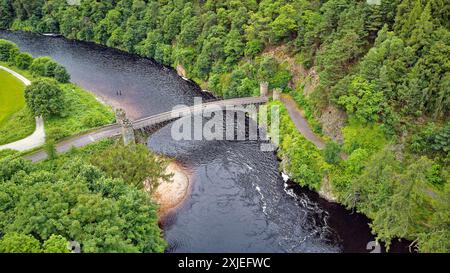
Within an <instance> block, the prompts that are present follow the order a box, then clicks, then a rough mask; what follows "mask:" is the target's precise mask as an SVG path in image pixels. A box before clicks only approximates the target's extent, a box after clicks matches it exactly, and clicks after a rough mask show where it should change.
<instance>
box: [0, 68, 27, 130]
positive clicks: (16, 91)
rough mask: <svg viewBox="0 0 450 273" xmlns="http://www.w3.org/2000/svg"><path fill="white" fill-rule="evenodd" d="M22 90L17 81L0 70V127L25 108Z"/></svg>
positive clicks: (22, 85) (20, 84) (22, 87)
mask: <svg viewBox="0 0 450 273" xmlns="http://www.w3.org/2000/svg"><path fill="white" fill-rule="evenodd" d="M24 89H25V85H24V84H23V83H22V82H21V81H20V80H19V79H17V78H16V77H14V76H13V75H11V74H9V73H8V72H6V71H4V70H1V69H0V126H1V125H2V124H3V122H4V121H5V120H6V119H8V118H9V117H11V115H12V114H13V113H15V112H17V111H19V110H20V109H22V108H23V107H24V106H25V98H24V96H23V91H24Z"/></svg>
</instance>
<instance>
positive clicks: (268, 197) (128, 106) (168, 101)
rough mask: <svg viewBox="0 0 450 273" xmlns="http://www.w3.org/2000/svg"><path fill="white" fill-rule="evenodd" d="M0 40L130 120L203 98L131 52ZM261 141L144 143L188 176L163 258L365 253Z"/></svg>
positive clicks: (356, 234) (364, 230) (334, 209)
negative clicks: (47, 62)
mask: <svg viewBox="0 0 450 273" xmlns="http://www.w3.org/2000/svg"><path fill="white" fill-rule="evenodd" d="M0 38H3V39H8V40H11V41H13V42H15V43H16V44H17V45H18V46H19V47H20V49H21V50H23V51H27V52H29V53H31V54H32V55H33V56H34V57H36V56H43V55H47V56H51V57H52V58H53V59H55V60H56V61H57V62H59V63H60V64H62V65H64V66H65V67H66V68H67V69H68V71H69V73H70V74H71V77H72V78H71V80H72V82H74V83H76V84H78V85H80V86H82V87H84V88H86V89H88V90H90V91H91V92H93V93H95V94H96V95H97V96H98V97H99V98H100V99H102V100H104V101H106V102H107V103H109V104H111V105H113V106H115V107H122V108H124V109H125V110H126V112H127V114H128V115H129V117H130V118H131V119H137V118H140V117H144V116H148V115H151V114H157V113H161V112H165V111H168V110H171V108H172V107H173V106H175V105H178V104H186V105H192V103H193V98H194V97H195V96H202V97H207V98H208V95H207V94H205V93H203V92H202V91H201V90H200V88H199V87H198V86H196V85H195V84H192V83H190V82H188V81H185V80H183V79H182V78H180V77H179V76H178V75H177V74H176V72H175V71H174V70H172V69H168V68H165V67H163V66H161V65H159V64H156V63H155V62H153V61H151V60H148V59H145V58H140V57H138V56H135V55H132V54H127V53H124V52H121V51H118V50H114V49H109V48H106V47H103V46H98V45H95V44H92V43H86V42H79V41H71V40H67V39H65V38H54V37H45V36H42V35H38V34H31V33H24V32H10V31H4V30H0ZM118 90H121V91H122V96H118V95H117V91H118ZM259 144H260V143H258V142H256V141H174V140H172V138H171V137H170V125H168V126H165V127H164V128H162V129H160V130H159V131H157V132H156V133H154V134H153V135H152V136H151V137H150V139H149V140H148V146H149V148H150V149H151V150H153V151H155V152H158V153H162V154H165V155H168V156H171V157H174V158H176V159H177V161H178V162H179V163H180V164H181V165H182V166H183V167H184V168H185V169H186V171H187V172H190V173H191V174H192V186H191V191H190V195H189V197H188V198H187V200H186V201H185V202H184V203H183V204H182V205H181V206H180V207H179V208H178V209H176V210H175V211H174V212H172V213H171V214H169V216H167V217H166V218H165V219H163V221H162V222H161V225H162V228H163V230H164V236H165V238H166V240H167V241H168V243H169V247H168V249H167V251H168V252H368V250H367V249H366V245H367V243H368V242H370V241H372V240H374V238H373V236H372V235H371V234H370V229H369V226H368V220H367V218H366V217H364V216H363V215H360V214H357V213H353V212H351V211H348V210H346V209H344V208H343V207H342V206H340V205H338V204H333V203H329V202H327V201H325V200H323V199H321V198H320V197H318V195H317V194H316V193H314V192H311V191H309V190H307V189H304V188H301V187H299V186H297V185H296V184H294V183H292V182H287V183H285V182H284V181H283V179H282V177H281V175H280V173H279V170H278V168H279V162H278V160H277V158H276V156H275V154H274V153H271V152H262V151H260V146H259ZM392 248H393V251H405V248H404V245H403V246H401V247H396V244H394V246H393V247H392Z"/></svg>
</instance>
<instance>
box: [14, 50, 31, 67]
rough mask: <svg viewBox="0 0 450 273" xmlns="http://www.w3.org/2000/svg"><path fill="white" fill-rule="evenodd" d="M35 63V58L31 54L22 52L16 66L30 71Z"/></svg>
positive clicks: (17, 58)
mask: <svg viewBox="0 0 450 273" xmlns="http://www.w3.org/2000/svg"><path fill="white" fill-rule="evenodd" d="M32 62H33V56H31V54H30V53H26V52H22V53H19V54H17V56H16V57H15V62H14V63H15V65H16V66H17V67H18V68H20V69H28V68H29V67H30V65H31V63H32Z"/></svg>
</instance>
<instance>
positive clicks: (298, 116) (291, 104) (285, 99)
mask: <svg viewBox="0 0 450 273" xmlns="http://www.w3.org/2000/svg"><path fill="white" fill-rule="evenodd" d="M280 100H281V102H282V103H283V104H284V106H285V107H286V109H287V111H288V113H289V116H290V117H291V120H292V121H293V122H294V124H295V127H297V130H298V131H299V132H300V133H301V134H302V135H303V136H304V137H305V138H306V139H308V140H309V141H311V142H312V143H314V145H316V147H317V148H319V149H320V150H322V149H323V148H325V142H324V141H323V140H322V139H321V138H319V137H318V136H317V135H316V134H314V132H313V131H312V130H311V127H309V124H308V121H307V120H306V119H305V118H304V117H303V115H302V113H301V110H300V109H299V108H298V106H297V103H296V102H295V101H294V99H292V97H291V96H289V95H286V94H283V95H282V96H281V98H280Z"/></svg>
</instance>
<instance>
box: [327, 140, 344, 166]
mask: <svg viewBox="0 0 450 273" xmlns="http://www.w3.org/2000/svg"><path fill="white" fill-rule="evenodd" d="M340 152H341V146H339V144H337V143H336V142H333V141H330V142H328V143H327V145H326V146H325V149H324V151H323V156H324V159H325V161H326V162H327V163H329V164H337V163H338V162H339V161H340V160H341V156H340Z"/></svg>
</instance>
